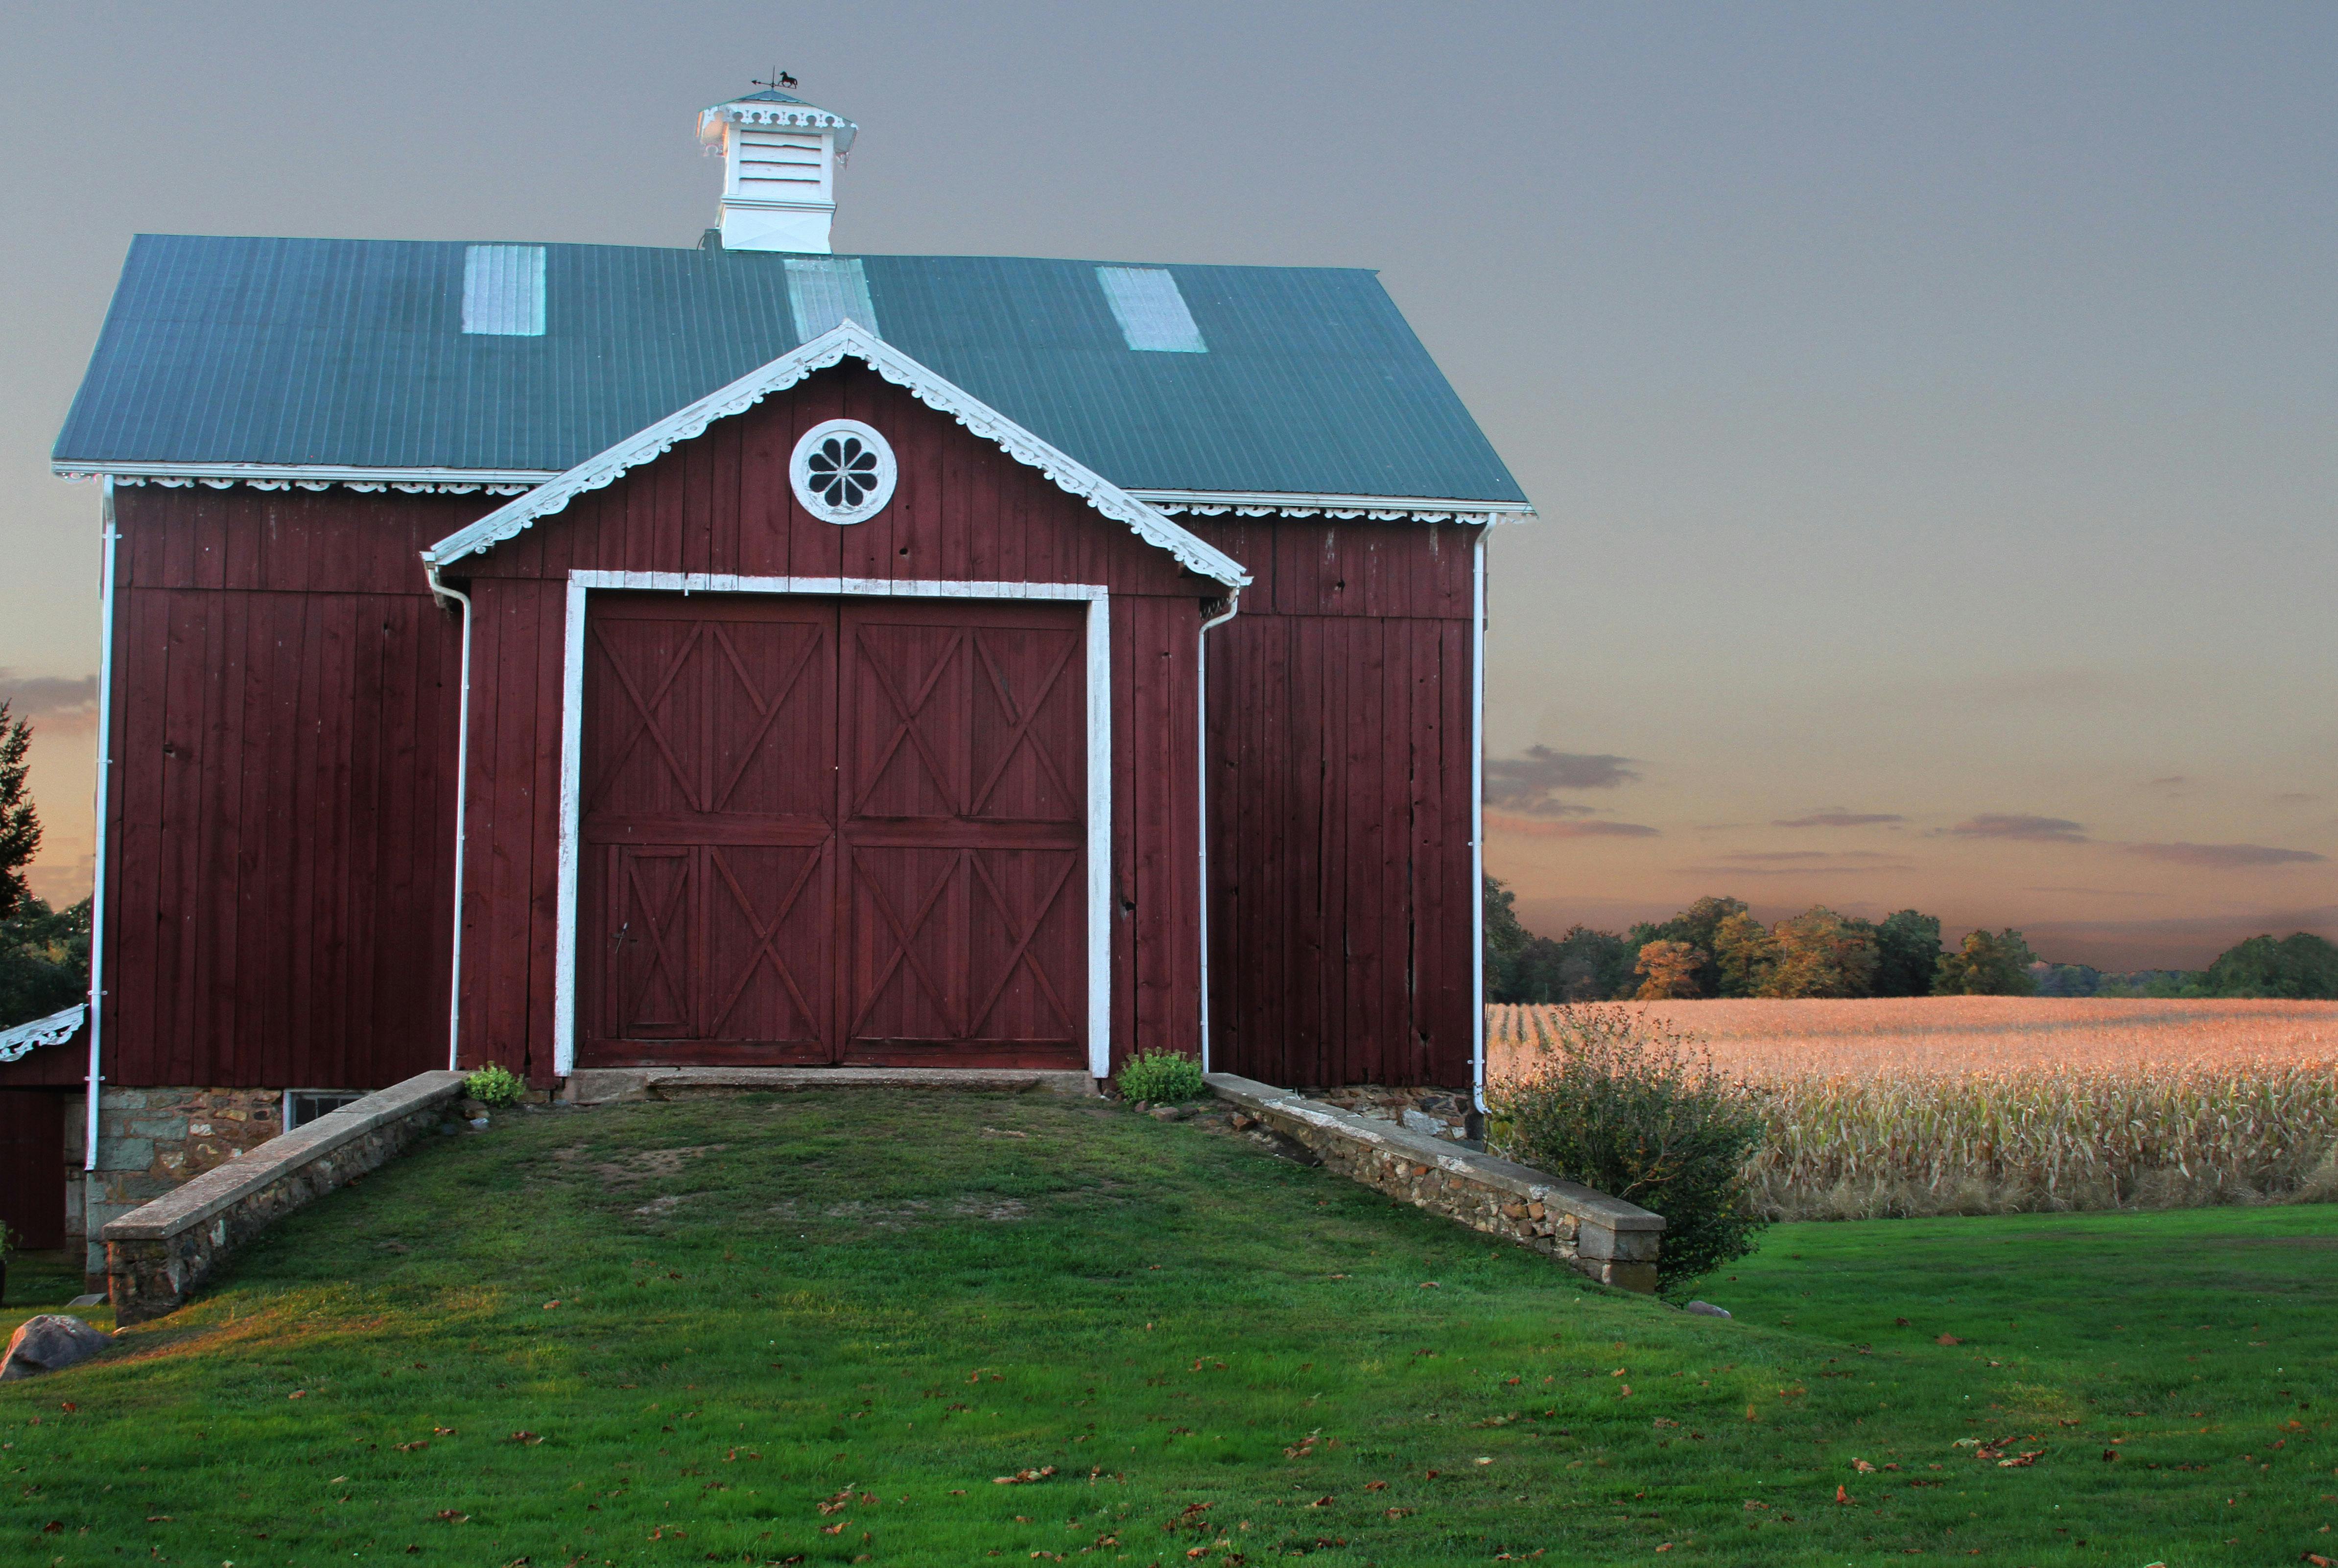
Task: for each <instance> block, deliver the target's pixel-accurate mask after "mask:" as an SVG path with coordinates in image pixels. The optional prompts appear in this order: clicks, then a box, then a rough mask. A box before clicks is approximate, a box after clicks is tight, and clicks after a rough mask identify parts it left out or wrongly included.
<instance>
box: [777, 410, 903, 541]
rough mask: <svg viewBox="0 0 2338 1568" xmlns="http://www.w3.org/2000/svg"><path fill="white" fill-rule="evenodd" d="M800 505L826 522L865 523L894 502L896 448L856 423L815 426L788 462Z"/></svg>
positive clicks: (837, 421)
mask: <svg viewBox="0 0 2338 1568" xmlns="http://www.w3.org/2000/svg"><path fill="white" fill-rule="evenodd" d="M788 477H789V478H790V479H791V480H792V481H793V482H794V484H795V489H796V499H797V500H798V501H800V502H801V503H802V504H803V509H804V510H805V511H807V512H809V513H810V514H811V515H813V516H815V517H818V518H820V520H821V521H822V522H826V523H836V524H848V523H866V522H867V521H869V518H871V517H874V516H875V515H877V514H878V513H879V512H881V511H883V510H884V509H885V503H886V502H888V501H890V500H891V499H892V498H893V480H894V477H895V469H894V466H893V448H892V447H891V446H889V445H887V444H886V440H885V437H883V436H879V434H877V432H876V431H875V430H872V429H871V428H869V426H866V425H863V424H862V423H861V422H860V420H858V419H830V420H829V421H828V422H827V423H826V424H822V425H815V426H812V427H811V428H810V429H809V430H807V431H805V432H804V434H803V439H802V440H801V441H798V442H797V443H796V453H795V456H793V457H792V458H791V459H790V460H789V462H788Z"/></svg>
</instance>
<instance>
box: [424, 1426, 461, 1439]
mask: <svg viewBox="0 0 2338 1568" xmlns="http://www.w3.org/2000/svg"><path fill="white" fill-rule="evenodd" d="M454 1435H455V1429H454V1428H453V1427H452V1426H433V1427H432V1428H430V1436H433V1437H452V1436H454Z"/></svg>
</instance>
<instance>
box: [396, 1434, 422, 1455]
mask: <svg viewBox="0 0 2338 1568" xmlns="http://www.w3.org/2000/svg"><path fill="white" fill-rule="evenodd" d="M390 1446H391V1447H393V1448H395V1449H397V1450H398V1452H399V1453H400V1454H412V1453H416V1452H417V1451H419V1450H421V1449H424V1448H427V1447H429V1446H430V1439H429V1438H427V1437H417V1438H416V1439H415V1440H414V1441H413V1442H411V1443H393V1444H391V1445H390Z"/></svg>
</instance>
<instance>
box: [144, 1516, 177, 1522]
mask: <svg viewBox="0 0 2338 1568" xmlns="http://www.w3.org/2000/svg"><path fill="white" fill-rule="evenodd" d="M146 1523H147V1524H171V1523H172V1518H171V1515H169V1514H147V1515H146Z"/></svg>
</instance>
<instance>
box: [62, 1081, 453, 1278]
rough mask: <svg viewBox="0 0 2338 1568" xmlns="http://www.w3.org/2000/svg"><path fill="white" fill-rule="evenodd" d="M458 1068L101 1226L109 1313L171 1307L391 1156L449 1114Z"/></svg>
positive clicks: (392, 1091)
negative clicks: (292, 1217)
mask: <svg viewBox="0 0 2338 1568" xmlns="http://www.w3.org/2000/svg"><path fill="white" fill-rule="evenodd" d="M463 1078H464V1075H463V1074H462V1073H446V1072H439V1073H417V1074H416V1075H415V1076H413V1077H411V1078H408V1080H406V1082H404V1083H396V1084H392V1085H391V1086H390V1087H389V1088H387V1089H382V1090H378V1091H376V1092H375V1093H371V1094H368V1095H367V1096H366V1097H365V1098H364V1099H362V1100H359V1101H356V1102H354V1103H351V1104H349V1105H345V1106H343V1107H342V1108H341V1109H340V1110H339V1111H335V1112H331V1113H330V1114H329V1115H324V1116H319V1117H318V1118H317V1119H316V1120H315V1121H314V1122H309V1123H307V1124H305V1125H303V1126H300V1127H298V1128H295V1129H294V1130H293V1131H291V1132H287V1133H285V1134H283V1135H282V1136H280V1137H278V1138H273V1139H270V1141H269V1142H265V1143H262V1144H260V1146H259V1147H257V1148H255V1149H251V1150H249V1151H247V1152H245V1153H244V1154H243V1155H242V1156H241V1158H239V1159H236V1160H234V1161H231V1162H230V1163H228V1164H224V1165H219V1166H215V1167H213V1168H212V1169H211V1170H209V1171H204V1172H203V1173H202V1174H201V1175H200V1176H198V1177H196V1178H195V1179H194V1180H193V1181H189V1182H187V1183H186V1184H185V1185H183V1186H181V1187H177V1188H174V1189H172V1191H170V1192H168V1193H165V1194H164V1195H163V1196H162V1197H160V1198H157V1199H155V1200H154V1201H152V1202H151V1203H148V1204H146V1205H145V1206H144V1207H143V1208H140V1209H134V1210H131V1211H130V1212H129V1213H127V1214H124V1215H123V1216H122V1217H121V1218H120V1219H118V1220H110V1221H108V1222H107V1223H106V1226H105V1229H104V1232H103V1234H104V1240H105V1270H106V1280H107V1289H108V1292H109V1294H111V1296H112V1297H113V1313H114V1321H115V1322H117V1323H121V1324H131V1323H142V1322H145V1321H146V1320H147V1319H149V1318H159V1317H161V1316H162V1315H163V1314H164V1313H166V1312H169V1311H171V1310H172V1309H173V1308H177V1307H178V1306H179V1305H180V1304H181V1303H182V1302H184V1301H185V1300H186V1299H187V1298H188V1297H190V1296H192V1294H194V1292H195V1291H196V1290H197V1289H201V1286H202V1283H203V1281H204V1280H205V1279H209V1278H210V1277H211V1272H212V1270H213V1269H217V1268H218V1267H219V1265H220V1264H221V1262H222V1261H224V1260H225V1259H227V1258H228V1257H229V1256H230V1255H231V1254H232V1253H233V1252H234V1251H235V1250H237V1249H238V1248H240V1247H241V1246H242V1245H243V1244H244V1243H245V1242H246V1241H249V1240H251V1238H252V1237H253V1236H256V1235H258V1234H259V1233H260V1231H261V1230H265V1229H267V1228H268V1227H269V1226H270V1225H271V1224H273V1223H274V1222H275V1221H276V1220H280V1219H281V1218H282V1217H283V1216H285V1215H286V1214H289V1213H290V1212H291V1211H292V1210H295V1209H298V1208H300V1207H301V1206H303V1205H304V1204H307V1203H310V1202H313V1201H315V1200H317V1199H319V1198H321V1197H323V1196H324V1195H325V1194H326V1193H328V1192H330V1191H333V1190H334V1189H335V1188H337V1187H340V1186H343V1185H345V1184H347V1183H348V1182H349V1181H351V1180H353V1179H354V1178H356V1177H359V1176H361V1175H363V1174H364V1173H365V1172H367V1171H370V1170H372V1169H374V1168H375V1167H376V1166H378V1165H379V1164H381V1163H383V1162H384V1161H388V1160H389V1159H391V1158H393V1157H394V1156H395V1155H397V1154H398V1152H399V1151H401V1150H403V1149H404V1148H405V1147H406V1146H407V1145H408V1144H409V1143H411V1142H414V1140H415V1139H417V1138H418V1137H421V1136H423V1135H424V1134H425V1133H427V1132H430V1131H431V1130H432V1129H434V1128H436V1127H437V1125H438V1124H439V1123H440V1122H443V1121H445V1120H446V1119H447V1114H448V1109H449V1107H450V1106H452V1105H453V1103H454V1102H455V1101H456V1100H457V1098H458V1097H460V1095H461V1094H462V1093H463Z"/></svg>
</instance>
